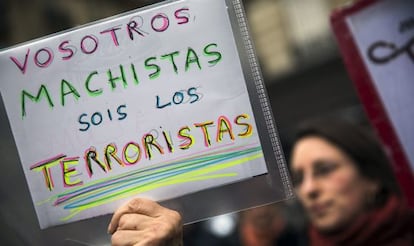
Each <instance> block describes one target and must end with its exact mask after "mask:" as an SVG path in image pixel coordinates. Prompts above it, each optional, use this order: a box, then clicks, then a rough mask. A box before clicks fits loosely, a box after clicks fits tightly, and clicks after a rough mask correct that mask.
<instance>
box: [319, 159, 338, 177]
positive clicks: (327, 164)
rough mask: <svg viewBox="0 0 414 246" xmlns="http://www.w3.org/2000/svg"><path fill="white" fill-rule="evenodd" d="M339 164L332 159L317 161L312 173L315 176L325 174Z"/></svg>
mask: <svg viewBox="0 0 414 246" xmlns="http://www.w3.org/2000/svg"><path fill="white" fill-rule="evenodd" d="M338 166H339V164H338V163H336V162H333V161H317V162H316V163H315V165H314V169H313V174H314V176H315V177H321V176H326V175H329V174H330V173H332V172H333V171H335V170H336V169H337V168H338Z"/></svg>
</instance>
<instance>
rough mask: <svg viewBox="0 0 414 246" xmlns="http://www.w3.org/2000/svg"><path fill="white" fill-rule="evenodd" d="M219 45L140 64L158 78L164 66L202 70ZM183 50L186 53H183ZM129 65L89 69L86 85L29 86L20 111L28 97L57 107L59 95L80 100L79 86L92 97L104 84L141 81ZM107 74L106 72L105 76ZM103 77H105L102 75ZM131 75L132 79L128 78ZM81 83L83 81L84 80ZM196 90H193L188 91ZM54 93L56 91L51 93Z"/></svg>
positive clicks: (178, 70) (213, 59) (218, 58)
mask: <svg viewBox="0 0 414 246" xmlns="http://www.w3.org/2000/svg"><path fill="white" fill-rule="evenodd" d="M217 47H218V45H217V44H215V43H209V44H207V45H205V46H204V48H203V49H202V51H201V52H200V51H198V52H196V51H195V50H194V49H192V48H187V50H186V51H185V52H180V51H174V52H171V53H167V54H164V55H161V56H158V57H156V56H152V57H149V58H147V59H145V60H144V62H143V64H141V65H142V66H143V68H144V70H145V71H148V74H147V75H146V76H147V78H148V79H150V80H154V79H156V78H158V77H159V76H160V75H161V74H162V73H163V71H164V70H166V71H169V70H170V71H173V74H176V75H178V74H180V73H181V72H188V71H192V70H194V69H196V70H202V69H203V67H204V66H208V67H212V66H215V65H216V64H218V63H219V62H220V61H221V59H222V55H221V53H220V51H218V50H216V48H217ZM182 53H184V54H183V55H181V54H182ZM126 69H128V67H125V66H124V65H119V70H118V71H117V74H119V75H118V76H117V75H114V74H115V71H114V69H108V70H107V71H106V74H102V73H99V72H98V71H97V70H95V71H92V72H90V73H89V74H88V75H87V76H86V78H85V80H84V81H83V86H78V87H77V86H75V84H74V83H72V82H70V81H68V80H65V79H62V80H61V81H60V90H59V91H52V92H53V93H51V91H50V89H48V87H47V85H45V84H41V85H40V87H39V90H38V91H37V93H32V92H29V91H26V90H24V89H23V90H22V92H21V115H22V118H24V117H25V116H26V115H27V110H26V102H27V99H29V100H30V101H32V102H34V103H39V102H40V101H41V100H42V99H43V100H46V102H47V104H48V105H49V107H50V108H54V107H55V102H56V100H57V99H60V100H59V101H60V104H61V106H62V107H64V106H65V105H66V101H67V100H68V97H69V98H72V100H74V101H77V100H79V98H81V97H82V95H81V93H80V89H82V90H84V93H83V94H84V95H88V96H90V97H97V96H101V95H103V94H104V91H105V90H104V87H103V86H104V85H105V84H106V86H107V87H109V90H110V91H112V92H113V91H115V89H116V88H117V84H119V83H120V84H121V85H122V87H123V88H124V89H126V88H127V87H128V85H129V84H131V83H132V84H134V85H139V82H140V80H139V76H138V73H137V69H136V65H135V64H133V63H131V64H130V66H129V72H130V73H129V75H130V76H127V73H126V71H125V70H126ZM102 75H104V76H102ZM105 75H106V76H105ZM102 77H104V78H102ZM127 78H129V81H128V79H127ZM81 83H82V82H81ZM76 84H79V81H76ZM188 93H189V95H190V94H194V93H193V92H192V90H191V91H189V92H188ZM52 95H55V96H53V97H52Z"/></svg>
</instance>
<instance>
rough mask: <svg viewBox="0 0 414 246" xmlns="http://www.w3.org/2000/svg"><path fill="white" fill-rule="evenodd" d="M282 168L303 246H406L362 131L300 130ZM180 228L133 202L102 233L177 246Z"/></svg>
mask: <svg viewBox="0 0 414 246" xmlns="http://www.w3.org/2000/svg"><path fill="white" fill-rule="evenodd" d="M290 168H291V173H292V178H293V182H294V186H295V190H296V193H297V197H298V199H299V201H300V202H301V203H302V205H303V207H304V209H305V211H306V212H307V216H308V218H309V222H310V225H309V229H308V239H309V240H308V242H309V244H310V245H327V246H329V245H414V214H413V212H412V211H411V210H409V209H408V208H407V206H406V205H405V203H404V201H403V199H402V198H401V195H400V192H399V189H398V185H397V183H396V180H395V178H394V176H393V175H392V169H391V167H390V165H389V162H388V158H387V156H386V155H385V153H384V152H383V150H382V148H381V145H380V144H379V143H378V142H377V141H376V139H375V138H374V137H373V136H371V135H370V134H367V132H366V131H364V130H363V129H361V128H358V127H356V126H354V125H350V124H347V123H345V122H342V121H315V122H312V123H308V124H306V125H303V126H302V127H301V128H300V129H299V132H298V134H297V136H296V139H295V144H294V146H293V149H292V154H291V164H290ZM180 220H181V218H180V216H179V215H178V214H177V213H175V212H174V211H171V210H169V209H166V208H163V207H161V206H159V205H158V204H157V203H155V202H151V201H148V200H142V199H138V200H133V201H131V202H130V203H129V204H127V205H125V206H123V207H121V208H120V209H118V210H117V212H115V214H114V216H113V219H112V221H111V224H110V226H109V232H110V233H114V234H113V236H112V242H113V245H164V244H165V245H180V244H181V242H182V240H181V237H182V232H181V222H180ZM142 240H144V241H142ZM145 240H147V242H151V243H152V244H151V243H148V244H145ZM126 242H128V243H129V244H128V243H126ZM131 242H133V243H134V242H135V243H136V244H133V243H131Z"/></svg>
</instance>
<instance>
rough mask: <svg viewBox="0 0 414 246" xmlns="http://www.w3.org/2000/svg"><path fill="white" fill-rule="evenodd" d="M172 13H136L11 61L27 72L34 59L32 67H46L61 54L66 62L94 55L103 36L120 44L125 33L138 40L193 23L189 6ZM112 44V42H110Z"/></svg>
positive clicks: (128, 37) (132, 39)
mask: <svg viewBox="0 0 414 246" xmlns="http://www.w3.org/2000/svg"><path fill="white" fill-rule="evenodd" d="M173 12H174V13H171V14H166V13H160V12H158V13H156V14H154V15H151V16H146V17H143V16H140V15H136V16H133V17H131V18H130V19H129V21H128V22H127V23H123V24H119V25H115V26H111V27H107V28H105V29H104V30H102V31H98V33H93V34H87V35H84V36H82V37H81V38H80V39H79V40H72V39H69V38H68V39H65V37H63V38H62V41H60V43H59V44H57V45H56V47H54V48H50V47H43V48H40V49H38V50H36V51H35V52H34V53H33V52H32V51H31V50H30V48H27V49H26V54H25V56H24V57H15V56H10V60H11V61H12V62H13V63H14V64H15V65H16V67H17V68H18V69H19V71H20V72H21V73H22V74H26V71H27V68H28V65H29V61H33V64H34V65H33V67H35V68H39V69H46V68H48V67H50V66H51V65H52V64H53V62H54V61H56V56H58V55H60V57H59V58H60V59H59V60H58V61H63V62H64V61H69V60H71V59H73V58H74V57H75V56H76V55H79V54H83V55H88V56H89V55H93V54H94V53H95V52H97V51H98V49H99V47H100V45H99V44H100V39H102V38H106V39H109V40H111V41H112V45H114V46H121V45H123V44H122V43H120V42H119V40H120V38H119V37H120V35H126V36H127V40H128V39H129V40H130V41H131V42H135V41H137V40H139V39H141V38H145V37H146V36H148V35H150V34H151V33H154V32H155V33H163V32H165V31H167V30H168V29H169V28H171V25H172V24H176V25H184V24H187V23H189V22H190V16H191V15H190V10H189V8H187V7H181V8H178V9H176V10H175V11H173ZM109 43H110V44H111V42H109ZM101 48H106V47H101ZM79 51H80V52H79Z"/></svg>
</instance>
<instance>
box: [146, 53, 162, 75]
mask: <svg viewBox="0 0 414 246" xmlns="http://www.w3.org/2000/svg"><path fill="white" fill-rule="evenodd" d="M153 60H157V58H156V57H150V58H147V59H146V60H145V68H146V69H148V70H150V69H155V72H153V73H151V74H150V75H148V77H149V78H150V79H156V78H158V76H160V71H161V69H160V67H159V66H158V65H157V64H154V63H150V62H151V61H153Z"/></svg>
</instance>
